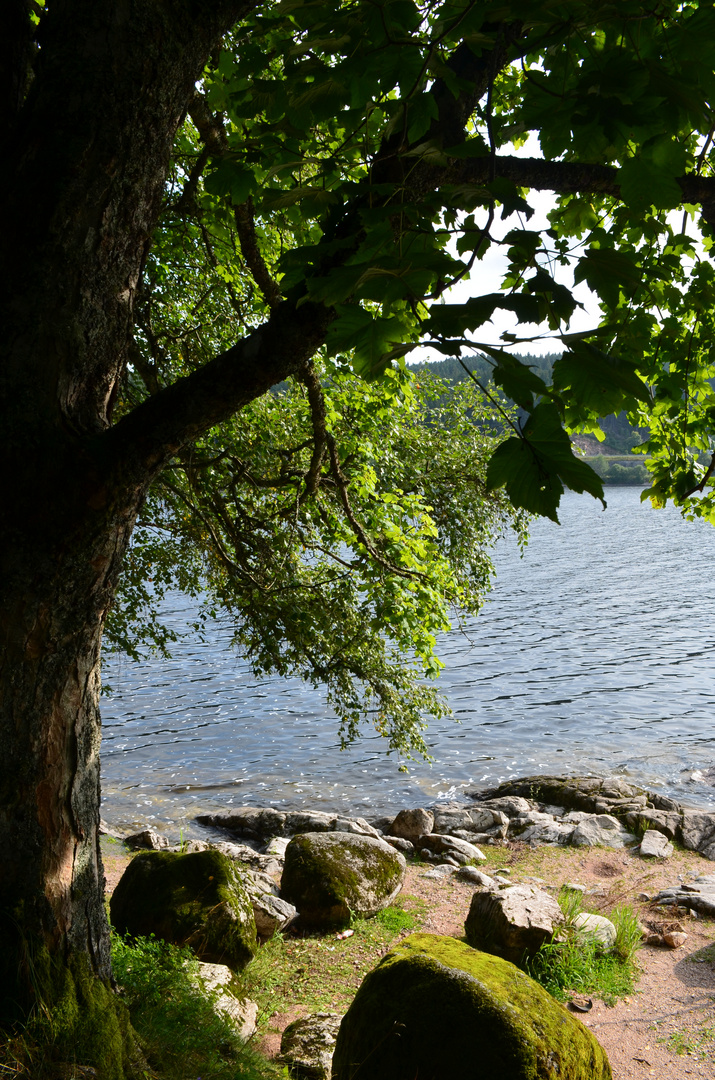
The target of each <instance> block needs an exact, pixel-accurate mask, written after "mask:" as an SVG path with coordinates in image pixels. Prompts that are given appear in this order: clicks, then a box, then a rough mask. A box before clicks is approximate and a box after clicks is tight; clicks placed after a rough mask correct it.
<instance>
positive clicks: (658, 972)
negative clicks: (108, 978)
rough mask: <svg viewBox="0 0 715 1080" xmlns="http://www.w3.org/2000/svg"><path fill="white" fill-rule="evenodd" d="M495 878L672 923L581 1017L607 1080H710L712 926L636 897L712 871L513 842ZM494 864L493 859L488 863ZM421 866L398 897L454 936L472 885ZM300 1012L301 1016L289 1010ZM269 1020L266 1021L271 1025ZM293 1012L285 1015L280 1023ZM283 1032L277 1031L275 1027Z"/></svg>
mask: <svg viewBox="0 0 715 1080" xmlns="http://www.w3.org/2000/svg"><path fill="white" fill-rule="evenodd" d="M104 859H105V871H106V876H107V891H108V892H111V890H112V889H113V888H114V886H115V885H116V882H117V881H118V880H119V877H120V876H121V874H122V871H123V869H124V867H125V866H126V863H127V857H126V855H125V854H124V852H123V850H122V849H119V850H118V851H117V852H116V853H114V852H113V851H112V850H111V849H110V850H107V849H106V848H105V856H104ZM489 859H490V865H489V866H487V867H485V868H484V869H485V870H487V872H493V871H494V870H495V869H496V868H497V866H503V867H505V868H507V869H509V870H510V872H511V873H510V877H511V880H513V881H514V882H523V881H531V882H533V883H535V884H539V881H538V880H535V879H540V882H541V883H543V885H544V886H545V885H549V886H551V887H553V888H558V887H559V886H560V885H561V884H563V883H565V882H568V881H571V882H579V883H580V884H583V885H585V886H586V887H587V888H589V889H593V890H596V891H595V892H594V893H591V895H589V897H588V901H589V904H588V906H590V907H592V908H593V909H595V910H598V909H602V910H604V911H607V910H610V908H612V907H613V906H614V904H619V903H626V902H627V903H629V904H631V905H632V906H633V907H635V908H636V909H637V910H638V912H639V914H640V917H641V920H642V921H643V922H644V923H648V922H651V923H654V924H663V923H666V924H670V923H672V922H673V921H674V919H675V918H677V919H678V920H679V921H680V923H681V925H682V928H683V930H684V931H685V932H686V934H687V935H688V937H687V941H686V942H685V945H684V946H683V947H682V948H680V949H676V950H671V949H664V948H657V947H652V946H644V947H643V948H641V949H640V950H639V952H638V964H639V967H640V969H641V977H640V980H639V982H638V985H637V987H636V991H635V993H634V994H633V995H632V996H631V997H630V998H627V999H624V1000H622V1001H619V1002H618V1004H616V1005H615V1006H614V1007H611V1008H609V1007H607V1006H606V1005H605V1004H604V1003H603V1002H602V1001H599V1000H594V1003H593V1008H592V1009H591V1011H590V1012H588V1013H587V1014H583V1015H579V1019H581V1020H582V1021H583V1023H585V1024H586V1025H587V1026H588V1027H589V1028H590V1029H591V1030H592V1031H593V1033H594V1034H595V1036H596V1037H597V1038H598V1040H599V1042H600V1043H601V1044H602V1045H603V1047H604V1048H605V1050H606V1052H607V1053H608V1056H609V1059H610V1062H611V1067H612V1069H613V1077H614V1080H634V1078H642V1077H656V1078H657V1080H661V1078H662V1080H685V1078H686V1077H702V1078H708V1080H715V921H713V920H710V919H695V918H692V917H691V916H689V915H683V914H678V915H676V916H673V915H672V914H667V915H664V914H662V913H659V912H657V911H654V909H653V907H652V905H651V904H650V903H649V902H648V901H645V900H643V901H639V900H638V899H637V897H638V896H639V894H642V893H646V894H648V895H649V896H653V895H654V894H655V893H656V892H657V891H658V890H659V889H661V888H665V887H666V886H668V885H673V884H677V883H678V881H679V880H682V881H689V880H691V879H692V878H693V877H696V876H698V875H699V874H709V873H715V865H714V864H713V863H710V862H707V861H706V860H705V859H702V858H701V857H700V856H697V855H694V854H692V853H690V852H677V853H676V854H675V855H674V856H673V858H672V859H670V860H666V861H663V862H658V863H653V862H646V861H645V860H643V859H641V858H640V857H639V856H637V855H632V854H629V853H626V852H622V851H609V850H605V849H603V848H591V849H572V848H558V849H553V848H546V847H542V848H537V849H535V850H532V849H529V848H527V847H526V845H520V844H511V845H509V847H508V848H503V849H499V850H498V853H497V852H490V857H489ZM495 859H496V861H495ZM427 869H428V868H427V867H425V866H419V865H416V866H411V867H410V868H409V869H408V875H407V880H406V882H405V886H404V890H403V891H404V893H405V894H407V895H412V896H415V897H418V898H420V899H422V900H424V901H426V903H427V905H428V914H427V916H426V918H425V920H424V922H423V924H422V929H423V930H425V931H427V932H429V933H436V934H451V935H454V936H456V937H461V936H462V934H463V932H464V929H463V928H464V919H465V917H466V914H467V911H468V910H469V903H470V900H471V896H472V892H473V887H472V886H470V885H468V884H465V883H462V882H458V881H456V880H454V879H451V878H448V879H445V880H435V879H434V878H431V877H425V873H426V871H427ZM297 1015H299V1013H297ZM278 1019H279V1018H278V1017H277V1016H276V1017H274V1022H275V1021H278ZM290 1019H294V1014H291V1016H286V1017H285V1022H286V1024H287V1023H288V1021H289V1020H290ZM271 1026H272V1027H274V1033H272V1034H271V1035H269V1036H267V1037H265V1038H264V1039H262V1040H261V1047H262V1049H263V1050H264V1052H268V1053H271V1052H272V1053H277V1051H278V1047H279V1042H280V1037H279V1035H276V1034H275V1027H277V1026H278V1025H277V1024H276V1025H275V1026H274V1024H272V1025H271ZM282 1026H285V1025H282Z"/></svg>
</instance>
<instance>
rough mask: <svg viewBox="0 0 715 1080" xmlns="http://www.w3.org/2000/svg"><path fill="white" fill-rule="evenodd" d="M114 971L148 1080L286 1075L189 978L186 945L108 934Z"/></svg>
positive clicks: (249, 1079) (248, 1079) (190, 958)
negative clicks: (138, 1040) (140, 1047)
mask: <svg viewBox="0 0 715 1080" xmlns="http://www.w3.org/2000/svg"><path fill="white" fill-rule="evenodd" d="M112 963H113V967H114V974H115V977H116V979H117V982H118V983H119V986H120V988H121V991H122V996H123V998H124V1001H125V1002H126V1004H127V1006H128V1008H129V1013H130V1016H131V1021H132V1025H133V1027H134V1030H135V1031H136V1032H137V1034H138V1035H139V1036H140V1038H141V1041H142V1045H143V1049H144V1052H145V1054H146V1056H147V1060H148V1062H149V1064H150V1066H151V1068H152V1072H151V1073H150V1074H147V1075H148V1078H151V1080H275V1078H278V1077H285V1076H286V1075H287V1073H286V1071H285V1069H283V1068H280V1067H277V1066H276V1065H274V1064H273V1063H272V1062H269V1061H267V1060H266V1059H265V1058H263V1057H261V1055H259V1054H257V1053H256V1052H255V1051H254V1050H253V1049H252V1047H251V1046H250V1043H244V1042H243V1041H242V1039H241V1038H240V1037H239V1036H238V1034H237V1033H236V1030H235V1028H234V1027H233V1025H232V1024H231V1023H230V1021H228V1020H227V1019H226V1020H224V1019H223V1018H222V1017H221V1016H219V1015H217V1014H216V1013H215V1011H214V1010H213V1008H212V1006H211V1003H210V1001H208V1000H207V997H206V995H205V994H204V993H203V992H202V991H201V990H199V989H198V988H197V986H196V983H195V981H194V979H195V977H196V973H197V972H198V970H199V965H198V962H197V960H196V958H195V956H194V954H193V953H192V952H191V950H190V949H188V948H184V947H180V946H176V945H171V944H169V943H168V942H166V941H162V940H160V939H158V938H154V937H150V938H134V939H129V938H123V937H120V936H119V935H117V934H115V935H113V938H112Z"/></svg>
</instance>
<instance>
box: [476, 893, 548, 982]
mask: <svg viewBox="0 0 715 1080" xmlns="http://www.w3.org/2000/svg"><path fill="white" fill-rule="evenodd" d="M563 923H564V916H563V912H562V911H561V908H560V907H559V905H558V904H557V902H556V901H555V900H554V898H553V897H551V896H549V894H548V893H545V892H542V890H541V889H537V888H536V887H535V886H533V885H511V886H509V888H506V889H501V890H500V891H499V892H498V893H497V892H476V893H475V894H474V896H473V897H472V903H471V905H470V907H469V914H468V915H467V919H466V922H465V924H464V932H465V936H466V939H467V941H468V942H469V944H470V945H471V946H472V947H473V948H475V949H482V950H483V951H484V952H488V953H493V954H494V955H495V956H501V957H503V958H504V959H505V960H510V961H511V962H512V963H513V964H520V963H521V962H522V960H523V958H524V956H525V955H533V954H534V953H536V952H538V951H539V949H540V948H541V946H542V945H543V944H544V943H545V942H547V941H551V939H552V937H553V934H554V930H555V929H556V928H558V927H559V926H562V925H563Z"/></svg>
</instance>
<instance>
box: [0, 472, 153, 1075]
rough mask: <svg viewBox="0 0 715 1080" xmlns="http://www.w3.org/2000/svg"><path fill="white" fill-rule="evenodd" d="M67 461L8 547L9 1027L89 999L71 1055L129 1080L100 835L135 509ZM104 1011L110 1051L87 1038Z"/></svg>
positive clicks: (3, 946) (4, 992)
mask: <svg viewBox="0 0 715 1080" xmlns="http://www.w3.org/2000/svg"><path fill="white" fill-rule="evenodd" d="M67 464H68V463H67V462H65V463H64V468H63V470H62V472H63V474H64V475H63V476H60V474H59V470H55V469H52V470H48V471H49V472H51V473H52V481H53V483H52V488H53V490H50V485H47V486H46V487H45V490H43V491H40V492H36V495H37V496H38V498H37V503H36V506H35V512H34V514H33V513H32V511H31V510H30V512H29V513H28V512H27V511H28V507H27V500H23V499H22V496H21V494H19V497H18V499H17V501H15V502H14V507H15V508H16V510H17V509H20V510H21V515H20V516H19V518H18V517H16V516H15V514H13V517H14V518H15V520H14V524H15V527H14V528H13V530H12V533H13V535H12V538H11V540H12V542H11V544H10V545H9V546H8V545H7V544H5V545H3V550H2V568H3V570H2V573H3V589H2V602H1V604H0V640H1V641H2V663H1V665H0V706H1V707H0V746H2V759H1V762H0V1018H1V1019H0V1022H2V1023H4V1024H5V1025H7V1024H8V1022H11V1021H13V1020H21V1021H22V1020H25V1019H26V1017H27V1016H28V1015H29V1014H30V1012H31V1010H32V1009H33V1007H35V1008H37V1007H38V1006H40V1005H45V1006H47V1007H48V1009H49V1010H53V1009H54V1010H55V1011H56V1013H57V1015H59V1013H62V1016H63V1018H64V1017H65V1015H66V1013H67V1012H68V1008H69V1004H68V1002H69V1003H70V1004H71V1003H72V1002H73V1001H75V1000H76V1001H77V1009H78V1013H77V1016H76V1017H74V1018H72V1017H70V1022H69V1030H65V1031H58V1032H57V1033H56V1035H57V1042H58V1046H59V1047H60V1048H61V1047H62V1046H63V1044H65V1045H69V1044H70V1043H71V1044H73V1052H75V1051H78V1052H79V1053H80V1055H81V1053H82V1049H81V1045H82V1043H83V1042H84V1043H85V1051H84V1052H85V1053H86V1054H87V1055H88V1060H89V1061H90V1062H91V1063H93V1064H100V1065H103V1066H104V1068H103V1069H102V1074H103V1075H107V1076H112V1075H116V1076H123V1075H124V1073H123V1071H122V1058H123V1054H124V1050H123V1045H122V1044H123V1042H124V1039H123V1037H122V1036H121V1025H119V1024H118V1022H117V1017H116V1016H115V1015H114V1009H113V1006H112V1002H111V995H110V994H109V993H108V990H107V987H106V985H104V986H103V985H101V984H100V985H98V986H97V987H96V994H93V987H92V983H93V978H92V977H96V976H98V977H99V980H101V981H102V982H103V983H104V984H107V983H108V982H109V979H110V974H111V972H110V957H109V937H108V927H107V919H106V914H105V909H104V903H103V894H104V875H103V870H102V860H101V855H100V851H99V837H98V823H99V795H100V792H99V743H100V716H99V685H100V676H99V660H100V644H101V631H102V621H103V617H104V613H105V612H106V609H107V606H108V604H109V603H110V602H111V597H112V593H113V589H114V586H115V584H116V580H117V576H118V572H119V568H120V564H121V558H122V554H123V552H124V550H125V548H126V544H127V541H128V538H129V535H130V531H131V526H132V523H133V516H134V511H135V506H131V505H130V506H125V507H123V508H122V509H121V510H120V509H118V508H117V509H114V510H113V511H112V512H111V514H107V513H106V512H102V511H98V510H96V509H93V508H92V507H91V484H89V483H87V478H86V473H85V475H84V476H83V475H82V471H81V464H80V463H76V467H75V468H67ZM88 495H89V499H88ZM88 501H89V503H90V506H89V507H88V506H87V503H88ZM23 502H24V503H25V505H24V506H23ZM83 504H84V505H83ZM4 539H6V540H7V539H8V537H7V533H6V535H5V537H4ZM97 994H99V998H98V999H97ZM68 996H69V997H68ZM69 1011H70V1012H71V1011H72V1010H69ZM100 1014H101V1018H102V1027H101V1029H99V1030H97V1031H96V1035H97V1036H98V1037H100V1038H101V1040H104V1041H105V1042H106V1043H107V1046H106V1051H105V1050H102V1051H101V1053H100V1054H99V1055H98V1054H97V1052H96V1049H95V1048H94V1047H93V1046H92V1045H91V1044H92V1042H93V1038H92V1036H93V1035H94V1032H92V1031H88V1030H85V1029H86V1027H87V1023H86V1021H87V1020H88V1018H89V1017H90V1016H91V1017H93V1020H92V1022H91V1026H93V1027H95V1028H96V1027H97V1020H98V1016H99V1015H100ZM66 1052H67V1053H69V1050H68V1051H66ZM103 1059H106V1060H103ZM80 1060H81V1057H80Z"/></svg>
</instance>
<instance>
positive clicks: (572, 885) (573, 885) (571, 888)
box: [561, 881, 586, 894]
mask: <svg viewBox="0 0 715 1080" xmlns="http://www.w3.org/2000/svg"><path fill="white" fill-rule="evenodd" d="M561 888H562V889H565V890H566V891H567V892H577V893H584V894H585V892H586V886H585V885H579V884H578V882H577V881H565V882H564V883H563V885H562V886H561Z"/></svg>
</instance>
